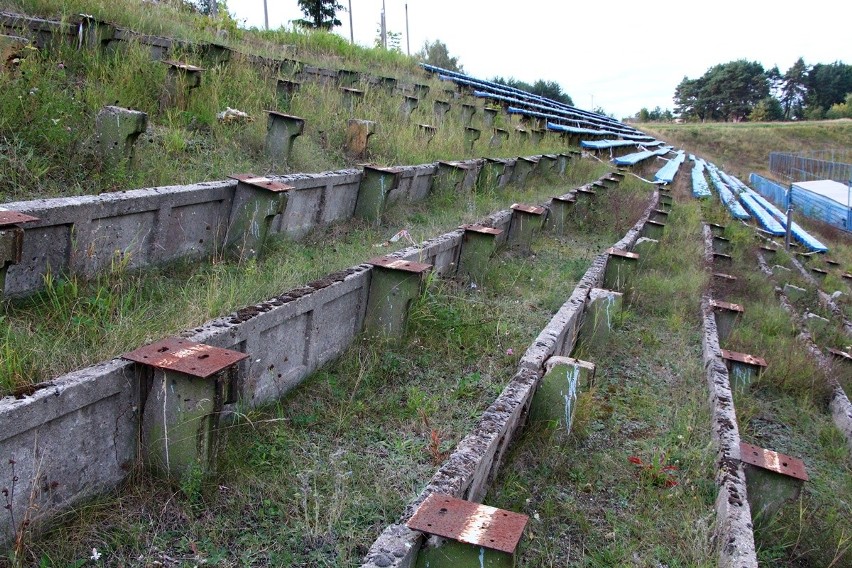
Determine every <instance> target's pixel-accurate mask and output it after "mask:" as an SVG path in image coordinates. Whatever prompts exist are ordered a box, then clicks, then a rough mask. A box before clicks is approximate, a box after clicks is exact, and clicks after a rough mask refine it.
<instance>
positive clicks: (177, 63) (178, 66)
mask: <svg viewBox="0 0 852 568" xmlns="http://www.w3.org/2000/svg"><path fill="white" fill-rule="evenodd" d="M163 63H165V64H166V65H168V66H169V67H174V68H175V69H183V70H184V71H204V68H203V67H196V66H195V65H190V64H189V63H181V62H180V61H163Z"/></svg>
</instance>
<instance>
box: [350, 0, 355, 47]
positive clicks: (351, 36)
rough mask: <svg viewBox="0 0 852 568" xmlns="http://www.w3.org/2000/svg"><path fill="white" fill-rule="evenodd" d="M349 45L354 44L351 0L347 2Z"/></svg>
mask: <svg viewBox="0 0 852 568" xmlns="http://www.w3.org/2000/svg"><path fill="white" fill-rule="evenodd" d="M349 43H350V44H351V45H354V44H355V28H353V27H352V0H349Z"/></svg>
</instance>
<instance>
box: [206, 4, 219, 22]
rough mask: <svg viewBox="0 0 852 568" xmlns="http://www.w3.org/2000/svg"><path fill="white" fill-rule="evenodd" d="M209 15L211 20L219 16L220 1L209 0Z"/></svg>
mask: <svg viewBox="0 0 852 568" xmlns="http://www.w3.org/2000/svg"><path fill="white" fill-rule="evenodd" d="M207 8H208V9H207V13H208V14H209V15H210V17H211V18H215V17H216V16H218V15H219V1H218V0H207Z"/></svg>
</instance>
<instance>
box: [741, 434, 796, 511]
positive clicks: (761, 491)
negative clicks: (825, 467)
mask: <svg viewBox="0 0 852 568" xmlns="http://www.w3.org/2000/svg"><path fill="white" fill-rule="evenodd" d="M740 460H741V461H742V463H743V470H744V471H745V477H746V493H747V495H748V502H749V506H750V507H751V515H752V518H753V519H754V522H755V523H761V524H762V523H765V522H767V521H768V520H769V519H770V518H771V517H772V516H774V515H775V513H777V512H778V509H780V508H781V506H782V505H784V503H786V502H787V501H792V500H795V499H798V497H799V494H800V493H801V491H802V487H803V486H804V484H805V482H806V481H808V473H807V471H806V470H805V464H804V462H802V460H800V459H798V458H794V457H792V456H787V455H784V454H781V453H778V452H773V451H772V450H766V449H764V448H761V447H759V446H753V445H751V444H746V443H745V442H741V443H740Z"/></svg>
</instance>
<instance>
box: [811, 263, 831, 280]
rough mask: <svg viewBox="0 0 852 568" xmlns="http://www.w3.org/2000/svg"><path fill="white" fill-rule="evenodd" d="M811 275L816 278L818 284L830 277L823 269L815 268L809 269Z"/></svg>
mask: <svg viewBox="0 0 852 568" xmlns="http://www.w3.org/2000/svg"><path fill="white" fill-rule="evenodd" d="M808 271H809V272H810V273H811V275H812V276H813V277H814V278H816V280H817V282H822V281H824V280H825V277H826V276H828V271H826V270H823V269H822V268H817V267H815V266H813V267H811V268H810V269H808Z"/></svg>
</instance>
